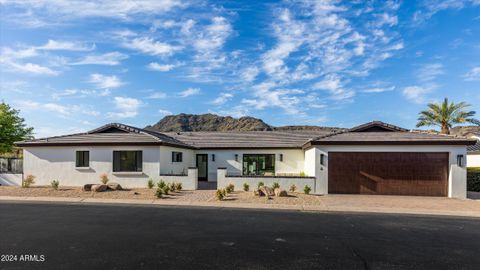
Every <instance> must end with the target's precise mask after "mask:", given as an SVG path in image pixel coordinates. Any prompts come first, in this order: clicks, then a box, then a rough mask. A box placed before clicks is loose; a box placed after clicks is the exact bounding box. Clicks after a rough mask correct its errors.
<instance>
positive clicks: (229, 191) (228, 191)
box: [225, 184, 235, 194]
mask: <svg viewBox="0 0 480 270" xmlns="http://www.w3.org/2000/svg"><path fill="white" fill-rule="evenodd" d="M234 190H235V186H234V185H233V184H229V185H228V186H226V187H225V192H226V193H227V194H228V193H232V192H233V191H234Z"/></svg>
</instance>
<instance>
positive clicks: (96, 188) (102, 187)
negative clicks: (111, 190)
mask: <svg viewBox="0 0 480 270" xmlns="http://www.w3.org/2000/svg"><path fill="white" fill-rule="evenodd" d="M107 189H108V186H107V185H92V191H93V192H104V191H106V190H107Z"/></svg>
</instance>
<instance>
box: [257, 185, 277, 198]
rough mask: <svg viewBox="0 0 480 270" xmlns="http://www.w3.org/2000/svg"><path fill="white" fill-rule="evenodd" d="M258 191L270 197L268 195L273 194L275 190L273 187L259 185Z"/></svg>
mask: <svg viewBox="0 0 480 270" xmlns="http://www.w3.org/2000/svg"><path fill="white" fill-rule="evenodd" d="M260 191H261V192H263V193H264V194H265V196H267V197H270V196H275V192H274V191H273V188H271V187H267V186H262V187H260Z"/></svg>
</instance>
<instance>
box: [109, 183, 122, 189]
mask: <svg viewBox="0 0 480 270" xmlns="http://www.w3.org/2000/svg"><path fill="white" fill-rule="evenodd" d="M107 186H108V189H111V190H122V189H123V188H122V186H120V184H119V183H113V182H112V183H108V185H107Z"/></svg>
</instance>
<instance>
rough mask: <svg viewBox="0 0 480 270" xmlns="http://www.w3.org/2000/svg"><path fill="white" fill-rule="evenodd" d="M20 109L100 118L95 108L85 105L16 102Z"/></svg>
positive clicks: (64, 115) (28, 101)
mask: <svg viewBox="0 0 480 270" xmlns="http://www.w3.org/2000/svg"><path fill="white" fill-rule="evenodd" d="M16 105H17V107H18V108H20V109H21V110H22V111H38V110H40V111H48V112H54V113H56V114H57V115H59V116H62V117H68V116H70V117H71V116H72V115H73V114H85V115H89V116H98V115H100V113H99V112H98V111H95V110H94V109H93V108H91V107H89V106H84V105H62V104H58V103H51V102H49V103H40V102H37V101H31V100H22V101H18V102H16Z"/></svg>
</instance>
